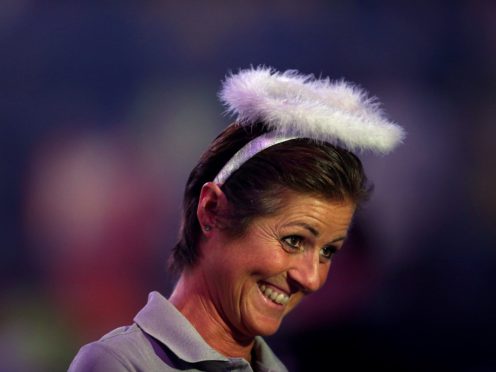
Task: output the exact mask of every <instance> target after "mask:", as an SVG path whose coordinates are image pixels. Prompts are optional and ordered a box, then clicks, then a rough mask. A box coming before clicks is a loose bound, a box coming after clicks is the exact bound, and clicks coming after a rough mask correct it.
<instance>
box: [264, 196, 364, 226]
mask: <svg viewBox="0 0 496 372" xmlns="http://www.w3.org/2000/svg"><path fill="white" fill-rule="evenodd" d="M281 200H282V207H281V208H280V209H279V210H278V211H277V212H276V213H274V214H271V215H269V216H266V217H261V218H259V219H258V222H259V223H271V224H274V225H278V226H281V225H288V224H306V225H308V227H313V228H315V229H317V230H318V231H317V233H321V232H326V231H335V230H340V232H345V231H346V230H347V229H348V227H349V224H350V223H351V220H352V218H353V214H354V212H355V204H354V203H353V202H351V201H350V200H346V199H345V200H331V199H327V198H324V197H321V196H316V195H310V194H302V193H297V192H288V193H284V196H283V197H282V198H281Z"/></svg>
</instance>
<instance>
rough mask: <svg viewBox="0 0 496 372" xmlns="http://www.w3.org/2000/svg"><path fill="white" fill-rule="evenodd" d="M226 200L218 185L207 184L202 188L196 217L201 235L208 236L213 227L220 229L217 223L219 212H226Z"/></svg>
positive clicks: (213, 183) (219, 224)
mask: <svg viewBox="0 0 496 372" xmlns="http://www.w3.org/2000/svg"><path fill="white" fill-rule="evenodd" d="M227 204H228V203H227V198H226V195H225V194H224V192H223V191H222V190H221V188H220V187H219V185H218V184H216V183H215V182H207V183H206V184H204V185H203V186H202V189H201V191H200V198H199V200H198V208H197V210H196V216H197V218H198V222H199V223H200V226H201V229H202V230H203V234H204V235H205V236H208V235H210V234H211V232H212V229H213V228H215V227H222V224H221V223H219V215H220V214H221V213H220V212H222V211H225V210H227Z"/></svg>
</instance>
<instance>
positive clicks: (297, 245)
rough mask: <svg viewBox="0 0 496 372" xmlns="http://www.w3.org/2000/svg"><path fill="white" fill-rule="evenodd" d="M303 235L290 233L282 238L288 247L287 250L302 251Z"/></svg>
mask: <svg viewBox="0 0 496 372" xmlns="http://www.w3.org/2000/svg"><path fill="white" fill-rule="evenodd" d="M303 240H304V239H303V237H301V236H299V235H290V236H286V237H285V238H282V241H283V243H284V245H285V246H286V247H287V248H289V249H286V250H289V251H302V250H303Z"/></svg>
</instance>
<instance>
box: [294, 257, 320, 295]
mask: <svg viewBox="0 0 496 372" xmlns="http://www.w3.org/2000/svg"><path fill="white" fill-rule="evenodd" d="M311 253H312V252H310V251H307V252H306V253H305V254H302V255H299V256H297V257H295V261H294V264H293V265H292V267H291V269H289V270H288V277H289V278H290V279H291V280H292V281H293V282H295V284H296V285H297V286H298V287H299V288H300V289H301V290H302V291H303V292H305V293H313V292H315V291H317V290H318V289H319V288H320V287H321V286H322V284H323V282H324V281H325V278H326V274H327V269H326V268H323V267H322V268H321V267H320V260H319V257H318V256H317V257H315V256H314V255H313V254H311ZM321 269H322V270H325V272H321V271H322V270H321Z"/></svg>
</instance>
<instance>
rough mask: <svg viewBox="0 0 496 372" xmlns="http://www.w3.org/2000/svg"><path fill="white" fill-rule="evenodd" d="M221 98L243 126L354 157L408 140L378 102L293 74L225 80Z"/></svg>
mask: <svg viewBox="0 0 496 372" xmlns="http://www.w3.org/2000/svg"><path fill="white" fill-rule="evenodd" d="M219 96H220V99H221V101H222V102H223V103H224V104H225V105H226V106H227V109H228V111H229V112H231V113H233V114H235V115H237V121H238V122H240V123H241V124H247V125H250V124H253V123H255V122H257V121H262V122H264V123H265V124H266V125H267V126H269V127H270V128H271V129H272V130H273V131H275V132H277V133H279V134H280V135H283V136H296V137H306V138H312V139H315V140H318V141H324V142H329V143H332V144H336V145H339V146H342V147H345V148H347V149H349V150H352V151H356V150H372V151H375V152H379V153H387V152H389V151H391V150H392V149H393V148H394V147H395V146H396V145H398V144H399V143H401V142H402V140H403V138H404V136H405V132H404V131H403V129H402V128H401V127H400V126H398V125H396V124H394V123H393V122H391V121H389V120H387V119H386V118H385V117H384V115H383V112H382V110H381V109H380V107H379V103H378V101H377V100H376V99H373V98H369V97H368V96H367V94H366V93H365V92H364V91H363V90H361V89H359V88H358V87H356V86H353V85H351V84H349V83H347V82H345V81H336V82H333V81H330V80H329V78H326V79H315V78H314V77H313V75H302V74H299V73H298V72H297V71H294V70H289V71H286V72H282V73H281V72H277V71H275V70H273V69H271V68H268V67H257V68H251V69H247V70H241V71H240V72H239V73H237V74H233V75H230V76H228V77H227V78H226V80H225V82H224V84H223V87H222V90H221V91H220V93H219Z"/></svg>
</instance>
